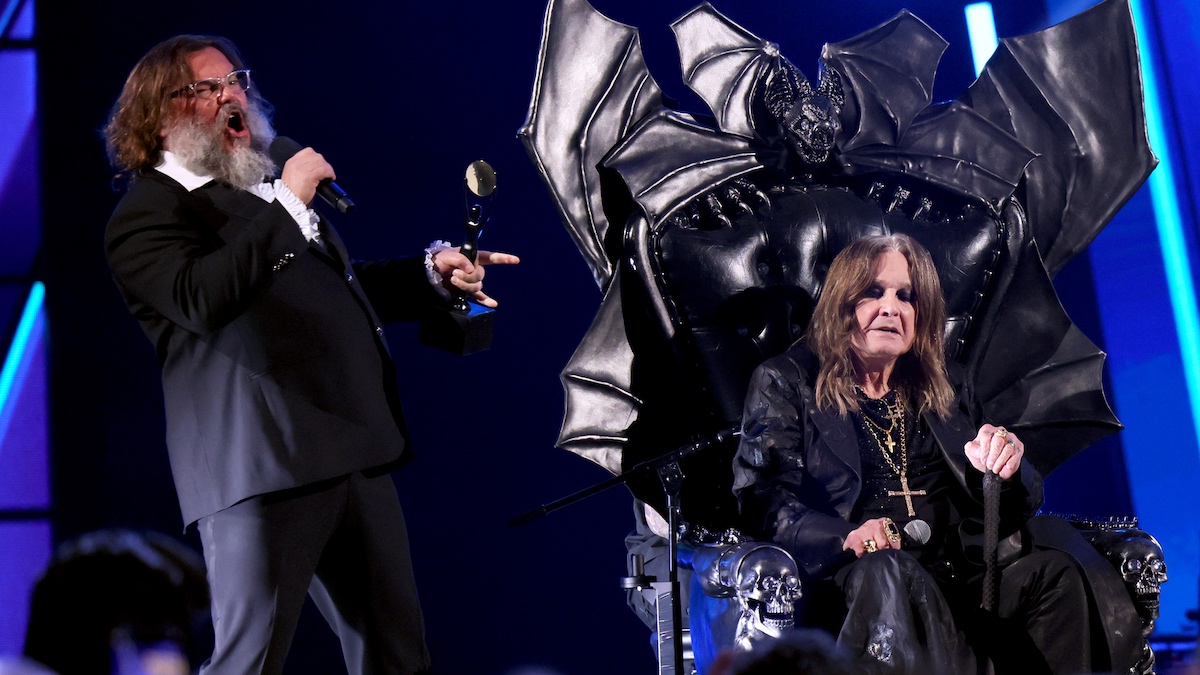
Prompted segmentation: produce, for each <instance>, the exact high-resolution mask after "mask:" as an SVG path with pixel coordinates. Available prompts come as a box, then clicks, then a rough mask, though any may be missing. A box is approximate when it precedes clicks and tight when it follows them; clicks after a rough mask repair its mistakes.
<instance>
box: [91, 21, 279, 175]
mask: <svg viewBox="0 0 1200 675" xmlns="http://www.w3.org/2000/svg"><path fill="white" fill-rule="evenodd" d="M208 47H212V48H214V49H216V50H218V51H220V52H221V53H222V54H224V55H225V58H227V59H229V62H230V63H232V64H233V67H234V68H235V69H241V68H244V67H245V64H244V63H243V61H242V57H241V55H240V54H238V51H237V47H234V46H233V43H232V42H230V41H229V40H226V39H225V38H222V37H215V36H211V35H177V36H175V37H173V38H170V39H167V40H164V41H163V42H160V43H158V44H157V45H155V46H154V47H153V48H151V49H150V51H148V52H146V55H145V56H143V57H142V58H141V60H139V61H138V62H137V65H135V66H134V67H133V70H132V71H131V72H130V73H129V77H128V78H126V80H125V86H124V87H123V88H122V89H121V95H120V96H119V97H118V98H117V102H116V103H115V104H114V105H113V108H112V112H111V113H110V114H109V117H108V124H106V125H105V127H104V145H105V148H106V150H107V151H108V160H109V162H111V163H112V165H113V167H115V168H116V169H117V171H118V172H119V173H120V175H122V176H125V177H135V176H137V175H140V174H142V173H145V172H146V171H149V170H150V169H153V168H154V166H155V165H156V164H158V160H159V158H160V157H161V156H162V151H163V139H162V135H161V133H160V132H162V130H163V129H164V128H165V127H166V125H167V123H168V122H169V121H170V120H171V118H172V116H173V115H174V114H176V111H175V107H174V101H173V99H172V98H171V93H172V92H174V91H176V90H178V89H179V88H181V87H184V86H187V84H188V83H189V82H191V80H192V78H193V77H194V75H193V74H192V69H191V66H189V65H188V58H189V57H190V56H191V55H192V54H195V53H196V52H198V51H200V50H202V49H206V48H208ZM248 96H251V97H254V98H255V100H261V99H258V98H257V92H255V91H254V90H251V91H250V92H249V94H248Z"/></svg>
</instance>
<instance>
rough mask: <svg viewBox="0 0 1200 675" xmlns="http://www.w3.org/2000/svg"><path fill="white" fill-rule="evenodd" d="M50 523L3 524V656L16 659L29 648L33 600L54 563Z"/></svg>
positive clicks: (0, 624) (0, 603) (0, 645)
mask: <svg viewBox="0 0 1200 675" xmlns="http://www.w3.org/2000/svg"><path fill="white" fill-rule="evenodd" d="M50 546H51V542H50V523H49V522H47V521H44V520H43V521H40V522H29V523H0V551H3V552H4V555H3V561H4V564H2V565H0V607H3V608H4V611H2V612H0V655H7V656H14V655H17V654H20V653H21V650H22V648H23V647H24V645H25V627H26V625H27V624H28V623H29V598H30V596H31V595H32V593H33V586H34V584H35V583H36V582H37V580H38V578H39V577H40V576H41V574H42V570H44V569H45V568H46V565H47V564H49V562H50Z"/></svg>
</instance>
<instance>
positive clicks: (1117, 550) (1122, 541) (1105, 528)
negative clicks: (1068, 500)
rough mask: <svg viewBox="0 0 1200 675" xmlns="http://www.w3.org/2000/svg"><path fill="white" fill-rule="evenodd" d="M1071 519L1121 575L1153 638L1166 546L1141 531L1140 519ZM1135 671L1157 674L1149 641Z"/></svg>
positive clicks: (1164, 576) (1144, 627)
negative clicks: (1164, 547)
mask: <svg viewBox="0 0 1200 675" xmlns="http://www.w3.org/2000/svg"><path fill="white" fill-rule="evenodd" d="M1069 520H1071V521H1072V524H1073V525H1074V526H1075V527H1076V528H1077V529H1079V531H1080V532H1081V533H1082V534H1083V536H1084V538H1085V539H1087V540H1088V542H1089V543H1091V544H1092V545H1093V546H1095V547H1096V550H1097V551H1099V552H1100V553H1101V554H1103V555H1104V557H1105V558H1107V559H1108V561H1109V562H1110V563H1111V564H1112V566H1113V567H1114V568H1115V569H1116V570H1117V572H1118V573H1120V575H1121V579H1122V580H1123V581H1124V582H1125V587H1126V588H1127V589H1128V590H1129V595H1130V597H1132V598H1133V605H1134V607H1135V608H1137V613H1138V618H1140V619H1141V622H1142V637H1143V638H1149V637H1150V633H1152V632H1153V631H1154V623H1155V622H1156V621H1157V620H1158V608H1159V594H1160V592H1161V590H1162V585H1163V584H1164V583H1166V581H1167V563H1166V560H1165V559H1164V558H1163V549H1162V545H1161V544H1159V543H1158V540H1157V539H1155V538H1154V537H1153V536H1152V535H1150V534H1149V533H1148V532H1146V531H1144V530H1141V529H1139V528H1138V522H1137V519H1136V518H1132V519H1113V520H1107V521H1093V520H1086V519H1075V518H1069ZM1135 672H1138V673H1152V672H1154V652H1153V651H1152V650H1151V649H1150V645H1149V642H1148V641H1147V642H1145V643H1144V644H1143V650H1142V658H1141V660H1140V661H1139V662H1138V665H1137V668H1136V671H1135Z"/></svg>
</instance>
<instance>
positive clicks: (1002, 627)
mask: <svg viewBox="0 0 1200 675" xmlns="http://www.w3.org/2000/svg"><path fill="white" fill-rule="evenodd" d="M967 596H968V597H975V598H978V597H979V594H978V592H976V593H974V594H970V593H968V594H967ZM961 612H962V614H963V618H962V620H961V621H960V624H961V625H963V626H964V628H965V630H966V631H967V635H968V637H970V638H971V640H972V642H974V643H975V644H976V645H977V646H978V647H979V648H980V649H981V651H983V652H984V653H985V654H986V655H987V656H988V657H989V658H990V659H991V661H992V663H993V665H995V668H996V673H997V675H1004V674H1005V673H1020V674H1021V675H1026V674H1028V675H1039V674H1042V673H1046V674H1050V673H1053V674H1054V675H1079V674H1081V673H1090V672H1092V643H1091V633H1092V631H1091V626H1090V624H1089V618H1088V617H1089V612H1088V598H1087V588H1086V584H1085V582H1084V578H1083V575H1082V573H1081V572H1080V571H1079V568H1078V567H1077V566H1076V564H1075V561H1074V560H1073V559H1072V558H1071V557H1070V556H1069V555H1067V554H1066V553H1063V552H1062V551H1057V550H1053V549H1043V550H1035V551H1033V552H1031V553H1029V554H1028V555H1026V556H1024V557H1022V558H1020V559H1019V560H1017V561H1016V562H1014V563H1012V564H1011V565H1009V566H1007V567H1005V568H1004V569H1003V570H1002V571H1001V576H1000V593H999V596H998V597H997V599H996V616H994V617H989V616H984V615H981V614H979V613H978V612H977V611H975V608H974V607H965V608H963V610H961Z"/></svg>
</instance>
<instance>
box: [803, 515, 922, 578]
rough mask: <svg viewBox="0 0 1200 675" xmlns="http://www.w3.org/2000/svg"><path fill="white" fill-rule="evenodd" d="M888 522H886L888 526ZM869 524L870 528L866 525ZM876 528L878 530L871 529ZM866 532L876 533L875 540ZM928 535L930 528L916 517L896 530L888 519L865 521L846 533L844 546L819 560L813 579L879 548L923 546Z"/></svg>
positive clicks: (831, 572) (833, 572)
mask: <svg viewBox="0 0 1200 675" xmlns="http://www.w3.org/2000/svg"><path fill="white" fill-rule="evenodd" d="M888 524H890V527H889V525H888ZM869 525H870V526H871V527H868V526H869ZM864 528H866V529H864ZM876 529H878V530H879V532H875V530H876ZM860 530H861V531H862V532H860ZM868 532H870V533H872V534H876V535H878V539H876V537H875V536H871V537H867V536H865V534H866V533H868ZM932 535H933V530H931V529H930V527H929V523H927V522H925V521H924V520H921V519H919V518H918V519H917V520H911V521H909V522H907V523H905V524H904V529H903V530H899V531H898V530H897V528H896V523H894V522H892V519H891V518H876V519H874V520H868V521H867V522H866V523H863V525H862V526H860V527H859V528H857V529H855V530H854V531H853V532H851V533H850V534H849V535H847V536H846V546H847V548H846V549H845V550H843V551H842V552H841V553H838V554H837V555H835V556H832V557H831V558H829V559H828V560H826V561H825V562H824V563H822V564H821V566H820V567H818V568H817V571H816V572H815V573H814V574H813V578H815V579H820V578H823V577H827V576H831V575H833V574H835V573H836V572H837V571H838V570H840V569H842V568H843V567H845V566H846V565H849V564H850V563H852V562H854V561H855V560H858V559H859V558H861V557H862V556H864V555H870V554H871V553H874V552H875V551H878V550H880V549H881V548H897V549H898V548H901V544H903V545H904V546H924V545H925V544H927V543H929V538H930V537H931V536H932ZM868 541H869V542H872V544H867V542H868ZM881 544H882V545H881Z"/></svg>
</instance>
